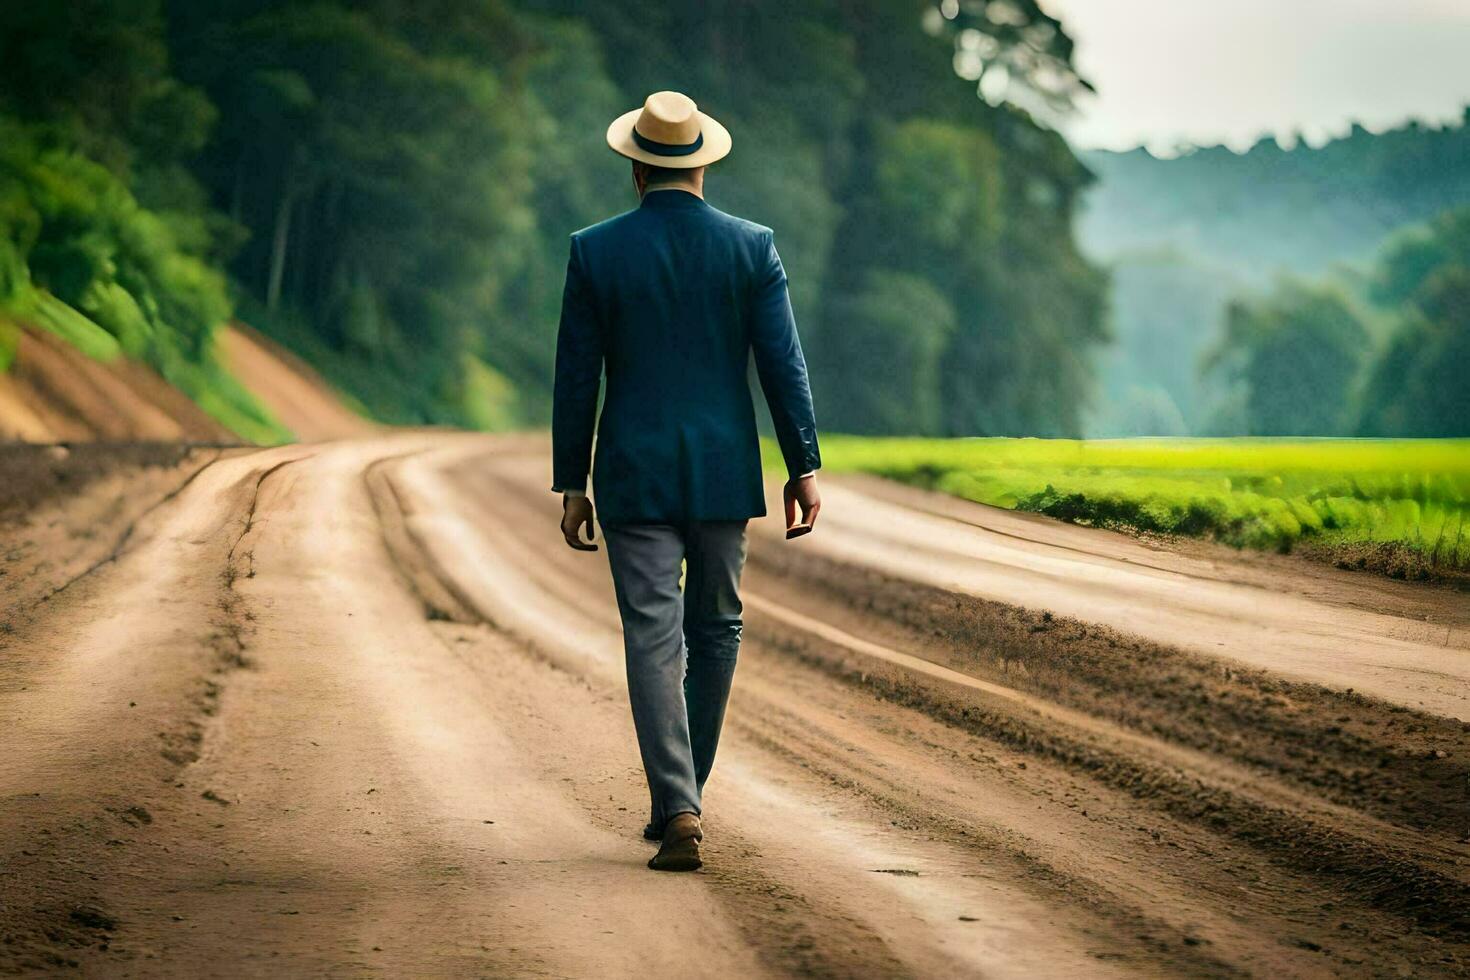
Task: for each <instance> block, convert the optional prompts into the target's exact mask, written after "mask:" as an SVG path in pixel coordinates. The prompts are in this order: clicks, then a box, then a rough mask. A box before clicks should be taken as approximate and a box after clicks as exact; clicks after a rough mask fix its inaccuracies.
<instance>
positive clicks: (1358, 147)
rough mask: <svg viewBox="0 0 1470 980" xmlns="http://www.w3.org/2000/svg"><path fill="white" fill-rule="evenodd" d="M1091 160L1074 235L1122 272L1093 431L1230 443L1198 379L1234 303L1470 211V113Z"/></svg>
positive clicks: (1218, 410) (1219, 398) (1224, 398)
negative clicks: (1389, 126)
mask: <svg viewBox="0 0 1470 980" xmlns="http://www.w3.org/2000/svg"><path fill="white" fill-rule="evenodd" d="M1081 159H1082V161H1083V162H1084V164H1086V166H1087V167H1089V168H1090V169H1091V170H1092V171H1093V172H1094V173H1095V174H1096V175H1097V177H1098V182H1097V184H1096V185H1094V187H1093V188H1092V189H1091V190H1090V191H1089V192H1088V194H1087V196H1086V198H1085V200H1084V204H1083V209H1082V212H1081V214H1080V217H1079V221H1078V237H1079V241H1080V244H1081V246H1082V248H1083V250H1084V252H1085V253H1086V254H1087V255H1088V256H1089V257H1091V258H1093V259H1094V260H1097V261H1100V262H1103V263H1105V264H1107V265H1109V266H1111V267H1112V269H1113V284H1114V289H1113V297H1112V311H1113V317H1112V319H1113V334H1114V337H1115V338H1116V342H1115V344H1114V346H1113V347H1112V348H1111V349H1109V350H1107V351H1105V352H1103V353H1102V354H1101V355H1100V356H1099V358H1098V360H1097V364H1098V374H1099V378H1098V380H1099V394H1098V398H1097V399H1096V401H1095V403H1094V405H1093V407H1092V409H1091V411H1090V413H1089V415H1088V418H1087V423H1086V424H1087V432H1088V434H1089V435H1093V436H1124V435H1178V434H1231V432H1232V429H1231V427H1232V425H1233V424H1234V421H1233V416H1232V410H1231V408H1230V402H1231V399H1232V393H1231V392H1229V391H1227V390H1225V388H1224V387H1223V385H1222V384H1221V383H1219V382H1216V381H1213V380H1212V379H1202V378H1201V377H1200V376H1199V360H1200V356H1201V354H1202V353H1203V352H1204V351H1205V350H1207V349H1208V348H1209V347H1210V346H1211V345H1212V344H1214V343H1215V342H1216V340H1217V339H1218V338H1219V336H1220V327H1221V320H1222V315H1223V311H1224V307H1225V304H1226V302H1228V301H1229V299H1230V298H1231V297H1233V296H1235V295H1239V294H1241V293H1243V292H1248V291H1252V290H1261V289H1265V288H1267V287H1269V286H1270V285H1271V284H1272V282H1273V281H1274V280H1277V279H1279V278H1280V277H1282V276H1283V275H1291V276H1300V277H1309V278H1310V277H1318V276H1321V275H1323V274H1325V273H1328V272H1330V271H1332V270H1334V269H1336V268H1340V267H1342V266H1344V265H1350V266H1354V267H1366V266H1367V265H1368V264H1369V263H1370V261H1371V260H1372V259H1373V257H1374V256H1375V254H1376V253H1377V252H1378V251H1379V249H1380V248H1381V247H1382V246H1383V244H1384V242H1385V240H1387V239H1388V238H1389V237H1391V236H1392V235H1393V234H1394V233H1395V232H1397V231H1400V230H1401V229H1403V228H1405V227H1408V226H1412V225H1418V224H1422V223H1424V222H1427V221H1429V220H1431V219H1433V218H1434V217H1435V216H1436V215H1439V214H1441V213H1443V212H1444V211H1447V210H1449V209H1451V208H1454V207H1456V206H1460V205H1464V204H1466V203H1470V108H1467V110H1466V113H1465V118H1464V120H1462V122H1461V123H1460V124H1458V125H1455V126H1448V127H1442V128H1436V127H1427V126H1423V125H1421V124H1418V123H1411V124H1408V125H1406V126H1403V127H1401V128H1399V129H1395V130H1390V131H1388V132H1384V133H1377V134H1375V133H1371V132H1369V131H1368V130H1366V129H1363V128H1362V127H1361V126H1359V127H1355V128H1354V129H1353V130H1352V132H1351V133H1350V134H1349V135H1347V136H1345V137H1343V138H1341V139H1337V140H1333V141H1331V142H1329V143H1327V144H1325V145H1323V146H1320V147H1315V148H1314V147H1310V146H1306V145H1298V146H1296V147H1294V148H1292V149H1290V150H1287V149H1283V148H1282V147H1281V146H1279V145H1278V144H1277V143H1276V142H1275V141H1274V140H1262V141H1261V142H1259V143H1257V144H1256V145H1255V146H1254V147H1252V148H1251V149H1250V150H1249V151H1248V152H1246V153H1236V152H1234V151H1232V150H1230V149H1227V148H1225V147H1211V148H1205V149H1200V150H1196V151H1193V152H1191V153H1188V154H1185V155H1183V156H1180V157H1176V158H1158V157H1155V156H1153V155H1152V154H1150V153H1149V152H1148V151H1146V150H1143V149H1138V150H1132V151H1129V152H1126V153H1113V152H1106V151H1088V152H1085V153H1083V154H1081Z"/></svg>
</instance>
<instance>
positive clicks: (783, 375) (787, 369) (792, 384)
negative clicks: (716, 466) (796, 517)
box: [750, 231, 822, 479]
mask: <svg viewBox="0 0 1470 980" xmlns="http://www.w3.org/2000/svg"><path fill="white" fill-rule="evenodd" d="M758 254H759V255H760V259H759V265H758V267H757V269H756V276H755V288H754V290H753V293H752V296H751V307H750V345H751V350H752V351H753V352H754V354H755V369H756V373H757V375H758V376H759V377H760V383H761V391H763V392H764V393H765V396H766V404H768V405H769V406H770V407H771V421H772V422H773V423H774V424H775V427H776V441H777V442H778V443H779V444H780V446H781V458H782V459H783V460H784V461H785V463H786V474H787V476H789V477H791V478H792V479H795V478H796V477H799V476H802V475H803V474H807V473H811V472H812V471H814V470H817V469H819V468H820V467H821V465H822V456H821V453H820V452H819V450H818V447H817V420H816V413H815V411H814V410H813V408H812V391H811V384H810V382H809V381H808V379H807V373H806V358H805V357H803V356H802V353H801V341H800V339H799V338H798V337H797V335H796V316H795V315H794V314H793V313H792V311H791V296H790V294H789V292H788V291H787V288H786V270H785V268H784V267H782V265H781V256H780V255H778V254H776V243H775V239H774V236H773V234H772V233H771V232H769V231H767V232H766V233H765V234H764V236H763V241H762V246H761V248H760V250H759V253H758Z"/></svg>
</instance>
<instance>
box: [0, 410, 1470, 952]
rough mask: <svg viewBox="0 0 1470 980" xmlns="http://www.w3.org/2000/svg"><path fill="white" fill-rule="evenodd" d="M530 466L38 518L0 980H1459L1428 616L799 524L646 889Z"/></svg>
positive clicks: (353, 444)
mask: <svg viewBox="0 0 1470 980" xmlns="http://www.w3.org/2000/svg"><path fill="white" fill-rule="evenodd" d="M546 466H547V464H546V456H545V445H544V441H543V440H542V439H540V438H539V437H530V436H527V437H486V436H469V435H453V434H442V433H398V434H391V435H384V436H381V437H374V438H368V439H363V440H358V441H348V442H341V443H328V444H322V445H314V446H291V447H283V448H279V449H271V450H263V451H259V452H249V453H235V454H224V455H222V456H220V457H219V458H212V459H211V460H206V461H202V463H201V465H199V466H197V467H195V468H193V469H191V470H190V471H189V472H187V473H183V472H181V473H179V474H178V475H177V478H176V481H177V482H176V484H175V485H172V486H168V487H164V486H152V485H150V486H149V487H147V488H144V487H141V486H140V487H139V489H138V491H137V494H136V497H135V499H134V500H133V501H132V502H131V503H130V504H129V505H128V506H123V507H120V508H114V510H115V511H116V515H117V516H116V518H115V520H114V521H113V523H112V524H107V525H106V527H105V530H106V533H101V531H99V528H102V527H103V524H102V523H99V522H98V521H97V520H94V519H92V518H91V517H90V516H89V517H88V518H87V519H86V520H82V519H80V518H79V517H77V516H76V515H78V514H82V513H85V514H87V515H93V514H94V513H96V511H97V504H96V501H91V502H87V501H80V500H79V501H77V502H75V503H74V504H72V505H71V506H72V507H73V508H74V510H75V513H74V514H73V515H72V518H70V519H69V518H68V516H67V514H66V513H64V512H62V513H58V514H56V515H53V516H51V517H48V518H47V519H45V520H38V521H36V522H34V523H33V525H32V526H31V528H30V529H29V530H27V531H25V532H24V533H26V534H34V535H46V534H50V535H53V536H55V535H59V534H62V533H63V532H64V531H66V529H67V528H70V527H73V525H75V528H74V531H70V532H66V533H68V534H70V535H71V536H70V537H69V538H67V540H68V541H69V542H71V543H70V544H68V546H67V547H66V549H64V550H63V549H61V548H60V547H59V546H57V549H56V550H55V551H54V555H56V556H58V557H56V559H55V560H54V561H51V562H47V561H44V560H39V559H34V558H19V559H15V560H13V561H12V562H11V564H10V565H9V566H7V571H8V572H9V573H10V579H11V585H9V586H7V588H9V589H10V591H7V592H5V593H4V595H5V596H6V601H7V602H8V603H9V604H10V608H8V609H6V610H4V616H3V617H0V621H3V627H4V628H3V630H0V720H3V721H4V723H5V743H6V751H5V752H4V753H3V755H0V973H7V972H13V973H27V972H43V971H48V970H54V969H57V968H61V967H67V968H71V969H74V970H78V971H80V972H81V973H83V974H91V975H106V976H189V977H204V976H252V975H255V976H297V975H332V976H360V975H385V976H402V975H416V976H435V975H441V976H450V975H456V976H463V975H536V976H540V975H552V976H634V975H649V974H650V973H654V974H678V975H697V976H722V977H723V976H763V975H774V976H781V975H818V976H910V975H912V976H953V975H966V976H981V975H983V976H1051V975H1058V974H1063V973H1072V974H1081V975H1087V976H1105V975H1111V974H1124V973H1127V974H1137V973H1140V972H1141V973H1146V974H1150V975H1156V974H1157V975H1181V976H1183V975H1188V976H1200V975H1204V976H1215V975H1219V976H1227V975H1236V974H1241V973H1255V974H1269V975H1272V976H1278V975H1279V976H1297V975H1300V976H1309V975H1319V974H1332V973H1368V974H1384V973H1395V974H1417V975H1434V974H1443V975H1454V974H1457V973H1461V972H1463V971H1465V970H1466V969H1467V968H1470V946H1467V941H1470V844H1467V831H1470V825H1467V824H1466V822H1465V820H1464V814H1465V813H1466V812H1467V793H1470V732H1467V728H1470V726H1467V725H1465V724H1463V723H1462V719H1463V718H1464V716H1465V709H1464V705H1465V703H1466V702H1465V697H1466V693H1467V692H1466V690H1465V687H1466V684H1467V681H1466V678H1465V672H1464V660H1463V654H1464V653H1465V649H1464V646H1465V631H1464V623H1463V621H1462V620H1459V619H1457V618H1456V616H1457V615H1458V613H1457V610H1456V607H1455V606H1454V605H1453V604H1452V603H1449V602H1447V601H1443V602H1442V600H1440V599H1439V598H1437V597H1436V596H1437V594H1431V593H1409V592H1400V591H1398V590H1395V589H1392V588H1387V587H1385V588H1384V589H1382V590H1378V589H1376V588H1374V587H1371V586H1370V587H1366V588H1365V587H1363V586H1360V585H1358V584H1357V582H1358V581H1360V580H1349V579H1347V578H1343V579H1341V580H1340V582H1339V580H1338V579H1336V578H1333V577H1331V576H1328V577H1326V578H1322V577H1311V576H1308V577H1307V578H1309V579H1310V580H1309V581H1308V580H1306V579H1304V580H1302V581H1299V582H1296V583H1295V584H1294V585H1293V586H1292V587H1290V588H1286V587H1281V586H1280V585H1279V583H1278V584H1277V586H1275V587H1273V586H1272V584H1271V583H1272V581H1273V580H1272V579H1271V576H1273V575H1284V574H1288V573H1286V572H1281V571H1277V570H1273V569H1271V568H1266V567H1264V566H1260V565H1256V564H1251V563H1249V562H1244V561H1242V562H1240V563H1238V564H1232V563H1230V562H1228V561H1226V560H1224V559H1200V558H1189V557H1186V556H1180V555H1174V554H1171V553H1170V552H1167V551H1163V550H1158V549H1150V548H1144V547H1143V546H1141V545H1138V544H1137V543H1135V542H1131V541H1128V540H1127V539H1122V538H1118V537H1116V536H1112V535H1099V534H1097V533H1095V532H1085V531H1081V530H1080V529H1075V528H1061V527H1059V526H1057V525H1054V524H1051V523H1049V522H1037V521H1029V520H1027V519H1025V518H1014V516H1013V515H1001V514H997V513H996V512H994V511H990V510H988V509H984V508H976V509H973V510H972V509H969V508H968V506H967V505H959V509H955V507H956V505H954V504H952V503H950V502H948V501H945V500H942V499H940V498H935V497H931V496H929V495H912V494H910V493H909V492H908V491H904V490H901V489H895V488H889V487H886V486H884V485H881V484H874V483H871V482H869V481H861V480H845V481H834V484H833V485H832V486H831V488H830V489H829V490H828V505H827V509H826V510H825V511H824V514H823V522H822V526H821V527H820V528H819V529H818V533H817V534H814V535H812V536H810V537H809V538H807V539H802V540H801V541H798V542H794V543H791V544H787V543H785V542H782V541H780V540H779V536H778V535H776V534H774V533H772V529H771V528H769V527H764V526H762V527H759V528H758V529H757V532H756V533H755V535H754V540H753V546H752V554H751V563H750V567H749V570H748V573H747V583H746V585H747V592H748V596H749V602H748V608H747V642H746V644H745V647H744V649H743V651H742V665H741V669H740V672H739V675H738V677H737V682H736V686H737V690H736V694H735V698H734V701H733V703H732V708H731V716H730V724H729V730H728V736H727V741H726V742H725V744H724V745H723V746H722V749H721V758H720V762H719V764H718V766H717V769H716V774H715V777H714V779H713V780H712V782H711V785H710V788H709V792H708V796H707V801H706V804H707V810H708V812H707V834H708V841H707V848H706V851H707V862H708V863H707V867H706V869H705V870H704V871H702V872H700V873H698V874H694V875H688V876H667V875H656V874H653V873H651V872H648V871H647V870H646V869H644V867H643V862H644V861H645V860H646V859H647V856H648V853H649V850H648V848H649V845H646V844H644V843H643V842H641V840H640V839H639V838H638V831H639V828H640V827H641V824H642V820H643V818H644V816H645V808H646V791H645V789H644V786H643V783H642V774H641V771H640V769H639V766H638V756H637V751H636V746H635V744H634V741H633V735H632V725H631V719H630V717H629V715H628V711H627V707H626V701H625V694H624V691H623V675H622V652H621V642H620V637H619V631H618V628H617V616H616V609H615V606H614V604H613V601H612V595H611V587H610V584H609V582H608V576H607V569H606V564H605V559H604V557H603V555H602V554H601V553H599V554H596V555H591V556H589V555H583V554H578V553H573V552H572V551H570V550H569V549H566V548H565V547H562V546H560V545H559V543H558V538H557V535H556V533H555V520H556V512H557V505H556V500H555V498H554V497H553V496H552V495H551V494H549V493H547V492H546V490H545V477H546ZM149 493H152V494H154V495H155V499H150V500H149V501H148V502H147V503H146V504H145V503H144V498H145V497H147V494H149ZM112 512H113V511H108V513H112ZM1013 518H1014V519H1013ZM69 520H70V522H69ZM119 522H120V523H119ZM765 523H767V524H768V523H770V522H765ZM58 529H60V530H58ZM15 533H21V532H15ZM37 540H42V539H41V538H37ZM45 540H47V541H50V540H51V539H50V538H46V539H45ZM34 552H35V549H34V548H32V549H30V551H27V549H26V548H24V547H21V546H19V545H17V546H15V547H13V548H12V550H11V552H10V553H11V554H12V555H21V556H24V555H27V554H33V553H34ZM63 555H64V557H61V556H63ZM8 560H9V559H8ZM1286 567H1287V566H1282V568H1286ZM17 583H18V584H17ZM1385 596H1386V597H1387V598H1384V597H1385ZM1424 596H1429V598H1423V597H1424ZM1115 607H1121V608H1122V609H1123V611H1122V612H1120V611H1119V609H1118V608H1115ZM1415 616H1417V617H1419V618H1418V619H1417V621H1416V620H1415V619H1413V618H1411V617H1415ZM1425 617H1428V618H1427V619H1426V618H1425ZM1190 622H1193V623H1194V624H1195V625H1194V627H1193V628H1192V629H1191V628H1189V623H1190ZM1436 630H1437V631H1438V634H1436V632H1435V631H1436ZM1436 635H1439V636H1440V637H1441V638H1442V640H1443V641H1444V642H1443V645H1441V646H1439V647H1435V645H1434V642H1433V640H1434V637H1435V636H1436ZM1221 642H1223V643H1224V647H1223V648H1222V647H1220V645H1219V644H1220V643H1221ZM1273 647H1274V648H1279V650H1280V651H1281V655H1280V657H1279V658H1273V657H1272V656H1271V653H1272V649H1273ZM1333 650H1337V651H1338V653H1339V655H1338V656H1336V657H1333V656H1329V653H1330V652H1331V651H1333ZM1436 650H1437V651H1438V652H1435V651H1436ZM1425 671H1432V672H1433V675H1434V678H1435V679H1433V680H1429V681H1424V680H1419V679H1416V678H1422V677H1425V676H1429V675H1428V674H1426V673H1425ZM1348 687H1353V688H1355V690H1354V691H1352V692H1348V691H1347V690H1346V688H1348Z"/></svg>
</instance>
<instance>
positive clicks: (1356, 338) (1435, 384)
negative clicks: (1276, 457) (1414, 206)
mask: <svg viewBox="0 0 1470 980" xmlns="http://www.w3.org/2000/svg"><path fill="white" fill-rule="evenodd" d="M1204 367H1205V369H1206V370H1212V371H1219V372H1221V373H1223V374H1224V375H1226V376H1227V378H1228V379H1229V380H1230V381H1232V382H1234V383H1235V385H1236V392H1237V398H1236V402H1235V404H1234V406H1233V409H1234V411H1235V412H1237V413H1238V418H1237V420H1236V422H1235V426H1236V427H1238V428H1240V429H1242V430H1243V432H1244V433H1245V434H1252V435H1314V436H1322V435H1363V436H1425V437H1451V436H1458V437H1464V436H1467V435H1470V383H1467V381H1466V379H1467V377H1470V207H1464V208H1459V209H1456V210H1452V211H1447V212H1445V213H1444V214H1442V215H1440V216H1439V217H1438V218H1436V219H1435V220H1434V221H1432V222H1430V223H1429V224H1427V225H1425V226H1423V227H1416V228H1412V229H1410V230H1408V231H1405V232H1403V233H1401V234H1399V235H1397V236H1395V237H1394V239H1393V240H1392V241H1391V242H1390V243H1389V244H1388V246H1387V247H1386V248H1385V249H1384V250H1383V253H1382V255H1381V256H1380V258H1379V260H1378V261H1377V263H1375V265H1374V266H1373V267H1372V269H1371V270H1369V271H1368V272H1367V273H1366V274H1364V275H1362V276H1357V277H1343V276H1338V277H1336V278H1329V279H1325V280H1321V281H1302V280H1287V281H1285V282H1283V283H1281V284H1280V285H1278V286H1277V287H1276V288H1275V289H1274V290H1272V291H1270V292H1268V293H1265V294H1261V295H1257V296H1252V297H1246V298H1240V299H1236V300H1234V301H1232V302H1231V303H1230V304H1229V306H1228V307H1227V311H1226V316H1225V332H1224V335H1223V337H1222V338H1221V339H1220V342H1219V343H1218V345H1217V346H1216V347H1215V348H1214V349H1213V351H1211V352H1210V354H1209V355H1208V356H1207V359H1206V361H1205V364H1204Z"/></svg>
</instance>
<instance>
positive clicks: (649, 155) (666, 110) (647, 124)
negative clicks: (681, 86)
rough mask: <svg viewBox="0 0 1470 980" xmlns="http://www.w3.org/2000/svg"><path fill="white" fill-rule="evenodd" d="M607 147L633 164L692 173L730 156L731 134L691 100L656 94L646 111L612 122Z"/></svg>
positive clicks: (626, 115)
mask: <svg viewBox="0 0 1470 980" xmlns="http://www.w3.org/2000/svg"><path fill="white" fill-rule="evenodd" d="M607 145H608V146H610V147H612V148H613V149H614V150H615V151H616V152H618V153H621V154H622V155H623V156H625V157H627V158H628V159H630V160H641V161H642V162H644V163H651V164H653V165H654V166H655V167H670V168H673V169H677V170H689V169H692V168H694V167H703V166H704V165H705V164H709V163H714V162H715V161H716V160H719V159H721V158H723V157H724V156H725V154H727V153H729V152H730V131H729V130H727V129H726V128H725V127H724V126H721V125H720V124H719V123H717V122H715V121H714V119H712V118H710V117H709V116H706V115H705V114H704V113H702V112H700V111H699V107H698V106H696V105H695V104H694V100H693V99H691V98H690V97H689V96H687V95H684V94H683V93H680V92H655V93H653V94H652V95H650V96H649V97H648V100H647V101H646V102H644V103H643V108H641V109H634V110H632V111H631V112H625V113H623V114H622V115H621V116H619V117H618V118H616V119H614V120H613V123H612V125H611V126H609V127H607Z"/></svg>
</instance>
